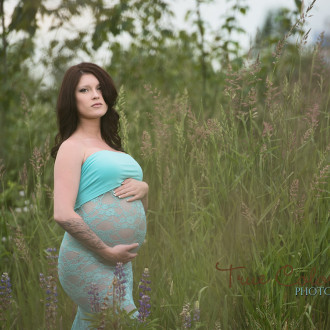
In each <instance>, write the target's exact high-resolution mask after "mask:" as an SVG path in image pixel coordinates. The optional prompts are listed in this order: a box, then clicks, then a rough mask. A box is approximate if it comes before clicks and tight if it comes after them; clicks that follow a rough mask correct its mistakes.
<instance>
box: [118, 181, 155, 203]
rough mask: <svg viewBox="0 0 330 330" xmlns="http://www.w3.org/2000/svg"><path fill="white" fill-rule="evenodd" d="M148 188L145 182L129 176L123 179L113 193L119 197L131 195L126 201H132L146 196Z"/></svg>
mask: <svg viewBox="0 0 330 330" xmlns="http://www.w3.org/2000/svg"><path fill="white" fill-rule="evenodd" d="M148 190H149V186H148V184H147V183H146V182H144V181H138V180H135V179H132V178H130V179H126V180H124V181H123V183H122V184H121V186H120V187H118V188H116V189H115V190H114V193H115V196H117V197H119V198H124V197H128V196H132V198H129V199H127V202H133V201H135V200H138V199H143V198H144V197H145V196H147V194H148Z"/></svg>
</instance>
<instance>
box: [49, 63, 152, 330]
mask: <svg viewBox="0 0 330 330" xmlns="http://www.w3.org/2000/svg"><path fill="white" fill-rule="evenodd" d="M116 99H117V91H116V88H115V86H114V83H113V81H112V79H111V77H110V76H109V75H108V73H107V72H105V71H104V70H103V69H102V68H100V67H99V66H97V65H95V64H92V63H81V64H79V65H75V66H72V67H71V68H69V69H68V71H67V72H66V73H65V76H64V79H63V82H62V86H61V89H60V93H59V96H58V100H57V123H58V128H59V133H58V134H57V136H56V138H55V146H54V147H53V149H52V156H53V157H54V158H56V160H55V167H54V219H55V220H56V222H57V223H58V224H59V225H60V226H62V227H63V228H64V229H65V231H66V233H65V234H64V238H63V241H62V244H61V248H60V253H59V260H58V273H59V280H60V282H61V285H62V287H63V289H64V290H65V292H66V293H67V294H68V295H69V296H70V297H71V299H72V300H73V301H74V302H75V303H76V304H77V305H78V311H77V315H76V318H75V320H74V323H73V325H72V329H77V330H78V329H79V330H82V329H88V326H89V322H88V321H85V320H83V319H84V318H86V314H85V312H93V310H94V309H93V306H92V303H91V299H90V298H91V295H90V292H91V291H94V292H95V291H96V292H97V293H98V297H99V298H100V300H101V301H100V303H102V301H103V298H105V297H106V295H107V293H108V291H109V287H110V285H111V283H112V280H113V277H114V271H115V268H116V263H117V262H122V263H123V264H124V266H123V267H124V272H125V275H126V280H127V282H126V294H125V298H124V300H123V303H122V306H121V307H122V308H124V309H126V310H127V311H131V310H133V309H135V308H136V307H135V305H134V301H133V298H132V289H133V274H132V264H131V261H132V260H133V259H134V258H135V257H136V256H137V253H136V252H137V250H138V248H139V247H140V246H141V244H142V243H143V241H144V237H145V234H146V218H145V212H146V210H147V196H148V184H147V183H145V182H143V181H142V170H141V167H140V166H139V164H138V163H137V162H136V161H135V160H134V159H133V158H132V157H131V156H130V155H128V154H127V153H125V152H124V151H123V150H122V148H121V140H120V137H119V135H118V129H119V115H118V113H117V112H116V111H115V108H114V107H115V103H116Z"/></svg>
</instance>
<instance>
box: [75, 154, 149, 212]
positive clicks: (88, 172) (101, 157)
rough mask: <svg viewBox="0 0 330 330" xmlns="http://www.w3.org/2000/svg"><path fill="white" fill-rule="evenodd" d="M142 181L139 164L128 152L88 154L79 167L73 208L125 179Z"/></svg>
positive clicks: (116, 185) (114, 186)
mask: <svg viewBox="0 0 330 330" xmlns="http://www.w3.org/2000/svg"><path fill="white" fill-rule="evenodd" d="M127 178H133V179H136V180H140V181H142V178H143V174H142V169H141V167H140V165H139V164H138V163H137V162H136V161H135V160H134V158H132V157H131V156H130V155H129V154H126V153H123V152H119V151H111V150H100V151H97V152H95V153H93V154H92V155H90V156H89V157H88V158H87V159H86V161H85V162H84V164H83V165H82V167H81V179H80V184H79V191H78V196H77V199H76V204H75V207H74V209H75V210H76V209H78V208H79V207H80V206H81V205H82V204H84V203H86V202H88V201H90V200H91V199H93V198H95V197H97V196H100V195H101V194H104V193H105V192H107V191H110V190H112V189H114V188H116V187H119V186H120V185H121V183H122V182H123V181H124V180H125V179H127Z"/></svg>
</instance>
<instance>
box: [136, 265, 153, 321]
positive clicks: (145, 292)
mask: <svg viewBox="0 0 330 330" xmlns="http://www.w3.org/2000/svg"><path fill="white" fill-rule="evenodd" d="M149 278H150V274H149V269H148V268H144V271H143V273H142V278H141V281H140V284H139V296H140V299H139V305H140V307H139V316H138V319H139V321H140V322H146V321H147V318H148V316H149V315H150V307H151V306H150V291H151V288H150V283H151V281H150V279H149Z"/></svg>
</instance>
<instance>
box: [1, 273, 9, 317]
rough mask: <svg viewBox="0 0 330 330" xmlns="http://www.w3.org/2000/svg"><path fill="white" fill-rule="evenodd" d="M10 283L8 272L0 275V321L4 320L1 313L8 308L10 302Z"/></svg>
mask: <svg viewBox="0 0 330 330" xmlns="http://www.w3.org/2000/svg"><path fill="white" fill-rule="evenodd" d="M11 298H12V296H11V283H10V278H9V276H8V273H3V274H2V275H1V283H0V321H1V320H4V316H3V313H4V312H5V311H6V310H7V309H8V307H9V305H10V304H11Z"/></svg>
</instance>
